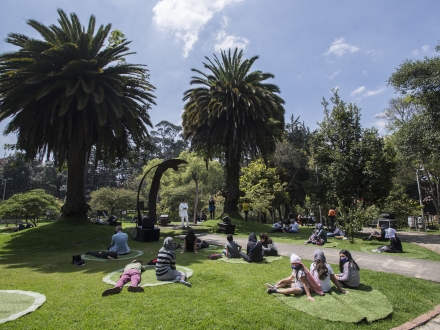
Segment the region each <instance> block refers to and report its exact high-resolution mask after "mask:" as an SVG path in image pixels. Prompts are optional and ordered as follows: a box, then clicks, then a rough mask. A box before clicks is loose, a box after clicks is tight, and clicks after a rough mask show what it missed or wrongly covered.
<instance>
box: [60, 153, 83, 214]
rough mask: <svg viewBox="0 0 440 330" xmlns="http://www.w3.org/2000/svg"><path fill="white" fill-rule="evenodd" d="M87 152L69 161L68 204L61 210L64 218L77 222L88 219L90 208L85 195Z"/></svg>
mask: <svg viewBox="0 0 440 330" xmlns="http://www.w3.org/2000/svg"><path fill="white" fill-rule="evenodd" d="M86 158H87V151H86V150H81V151H80V152H79V153H78V154H77V155H75V157H69V159H68V160H67V193H66V203H65V204H64V205H63V207H62V208H61V212H62V213H63V215H64V216H68V217H72V218H75V219H77V220H82V219H86V215H87V212H88V211H89V210H90V206H89V205H88V204H87V203H86V199H85V194H84V171H85V168H86Z"/></svg>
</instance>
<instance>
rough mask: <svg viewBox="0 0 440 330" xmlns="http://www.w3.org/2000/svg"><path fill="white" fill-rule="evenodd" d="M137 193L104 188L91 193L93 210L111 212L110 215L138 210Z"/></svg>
mask: <svg viewBox="0 0 440 330" xmlns="http://www.w3.org/2000/svg"><path fill="white" fill-rule="evenodd" d="M136 197H137V193H136V192H135V191H133V190H127V189H122V188H109V187H104V188H101V189H99V190H96V191H93V192H92V193H91V200H90V206H91V207H92V210H109V212H110V213H109V215H111V214H119V213H120V212H121V211H125V210H129V209H132V210H134V209H135V208H136Z"/></svg>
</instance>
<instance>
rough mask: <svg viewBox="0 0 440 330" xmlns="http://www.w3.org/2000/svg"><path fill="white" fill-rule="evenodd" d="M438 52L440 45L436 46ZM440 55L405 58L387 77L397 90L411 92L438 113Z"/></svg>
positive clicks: (439, 99) (439, 101)
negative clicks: (422, 58) (416, 58)
mask: <svg viewBox="0 0 440 330" xmlns="http://www.w3.org/2000/svg"><path fill="white" fill-rule="evenodd" d="M436 50H437V52H440V45H438V46H437V47H436ZM439 80H440V56H435V57H431V58H430V57H425V59H424V60H408V59H407V60H405V61H404V62H403V63H402V64H401V65H399V67H398V68H397V70H396V72H394V73H393V74H392V75H391V77H390V78H389V79H388V84H390V85H392V86H393V87H394V88H395V89H396V91H397V92H399V93H402V94H403V95H405V94H411V95H413V97H415V98H416V99H417V100H418V102H419V103H420V104H421V105H422V106H424V107H425V108H426V109H427V110H428V111H431V112H432V113H435V114H436V115H437V118H438V116H439V115H440V112H439V109H440V107H439V106H440V84H439Z"/></svg>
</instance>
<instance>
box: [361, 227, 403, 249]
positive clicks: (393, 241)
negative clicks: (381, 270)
mask: <svg viewBox="0 0 440 330" xmlns="http://www.w3.org/2000/svg"><path fill="white" fill-rule="evenodd" d="M373 239H376V240H378V241H379V242H386V241H389V242H390V244H389V245H383V246H380V247H378V248H377V249H374V250H373V252H378V253H381V252H389V253H401V252H403V248H402V242H401V241H400V239H399V237H397V235H396V230H395V229H394V228H387V227H386V226H381V227H380V231H377V230H374V231H373V232H372V233H371V234H370V236H368V237H364V238H363V240H365V241H371V240H373Z"/></svg>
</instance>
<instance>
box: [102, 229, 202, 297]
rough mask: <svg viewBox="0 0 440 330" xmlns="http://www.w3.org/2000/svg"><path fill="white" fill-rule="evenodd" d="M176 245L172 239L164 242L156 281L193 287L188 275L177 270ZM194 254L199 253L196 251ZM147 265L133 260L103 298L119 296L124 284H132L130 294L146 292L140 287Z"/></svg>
mask: <svg viewBox="0 0 440 330" xmlns="http://www.w3.org/2000/svg"><path fill="white" fill-rule="evenodd" d="M175 246H176V245H175V243H174V242H173V239H172V238H171V237H167V238H165V239H164V241H163V246H162V248H161V249H160V250H159V254H158V255H157V258H156V269H155V273H156V279H157V280H158V281H174V282H179V283H181V284H183V285H186V286H191V283H190V282H188V281H187V275H186V273H184V272H182V271H179V270H177V268H176V252H175ZM194 252H197V251H196V250H195V251H194ZM146 266H147V265H143V262H142V261H141V260H133V261H132V262H131V263H129V264H128V265H126V266H125V268H124V272H123V273H122V275H121V276H120V277H119V280H118V282H116V284H115V286H114V287H113V288H111V289H107V290H105V291H104V292H103V293H102V296H103V297H105V296H109V295H113V294H118V293H120V292H121V291H122V288H123V287H124V284H126V283H128V282H131V283H130V286H129V287H128V288H127V291H129V292H144V288H142V287H140V286H139V284H140V282H141V274H142V272H143V271H144V270H145V269H146Z"/></svg>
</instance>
